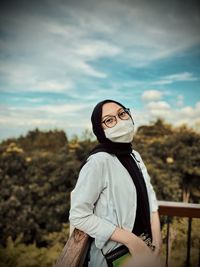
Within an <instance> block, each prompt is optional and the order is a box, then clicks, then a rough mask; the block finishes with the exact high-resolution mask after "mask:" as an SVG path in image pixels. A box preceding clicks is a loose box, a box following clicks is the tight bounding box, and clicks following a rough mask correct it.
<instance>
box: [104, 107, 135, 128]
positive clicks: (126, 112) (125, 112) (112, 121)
mask: <svg viewBox="0 0 200 267" xmlns="http://www.w3.org/2000/svg"><path fill="white" fill-rule="evenodd" d="M117 117H118V118H119V119H121V120H128V119H130V117H131V115H130V109H129V108H125V109H121V110H120V111H119V112H118V114H117V115H116V116H108V117H107V118H106V119H105V120H103V121H102V123H104V124H105V125H106V126H107V127H108V128H112V127H114V126H115V125H116V124H117Z"/></svg>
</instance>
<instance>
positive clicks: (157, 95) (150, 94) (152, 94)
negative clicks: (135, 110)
mask: <svg viewBox="0 0 200 267" xmlns="http://www.w3.org/2000/svg"><path fill="white" fill-rule="evenodd" d="M162 96H163V92H162V91H158V90H148V91H144V92H143V94H142V100H144V101H156V100H160V99H161V98H162Z"/></svg>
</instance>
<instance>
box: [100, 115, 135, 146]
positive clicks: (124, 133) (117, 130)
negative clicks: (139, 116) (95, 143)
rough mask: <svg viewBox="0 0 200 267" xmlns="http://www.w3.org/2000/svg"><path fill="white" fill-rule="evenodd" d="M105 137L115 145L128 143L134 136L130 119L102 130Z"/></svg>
mask: <svg viewBox="0 0 200 267" xmlns="http://www.w3.org/2000/svg"><path fill="white" fill-rule="evenodd" d="M104 132H105V136H106V137H107V138H108V139H109V140H110V141H112V142H115V143H130V142H131V141H132V140H133V135H134V123H133V121H132V119H129V120H121V121H119V122H118V123H117V124H116V125H115V126H114V127H112V128H106V129H104Z"/></svg>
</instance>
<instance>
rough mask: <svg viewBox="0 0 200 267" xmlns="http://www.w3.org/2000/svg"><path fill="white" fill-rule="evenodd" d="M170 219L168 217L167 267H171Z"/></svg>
mask: <svg viewBox="0 0 200 267" xmlns="http://www.w3.org/2000/svg"><path fill="white" fill-rule="evenodd" d="M169 248H170V219H169V216H167V239H166V267H168V266H169V256H170V251H169Z"/></svg>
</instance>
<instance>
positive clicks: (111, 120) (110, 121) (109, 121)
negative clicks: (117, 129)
mask: <svg viewBox="0 0 200 267" xmlns="http://www.w3.org/2000/svg"><path fill="white" fill-rule="evenodd" d="M105 122H106V123H112V122H113V118H108V119H106V121H105Z"/></svg>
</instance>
